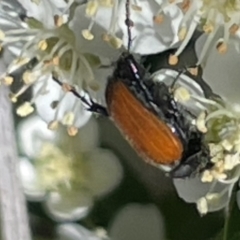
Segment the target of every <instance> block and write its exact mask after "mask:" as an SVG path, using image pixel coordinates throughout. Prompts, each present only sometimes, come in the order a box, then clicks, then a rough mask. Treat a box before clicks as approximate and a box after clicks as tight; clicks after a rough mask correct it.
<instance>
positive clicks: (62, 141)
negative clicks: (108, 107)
mask: <svg viewBox="0 0 240 240" xmlns="http://www.w3.org/2000/svg"><path fill="white" fill-rule="evenodd" d="M18 134H19V143H20V150H21V154H22V155H24V156H25V157H22V158H21V159H20V173H21V180H22V182H23V187H24V191H25V193H26V196H27V197H28V199H29V200H33V201H43V205H44V207H45V209H46V211H47V213H48V214H49V215H50V216H51V217H52V218H53V219H55V220H58V221H64V220H78V219H81V218H83V217H85V216H86V215H87V214H88V212H89V210H90V208H91V207H92V205H93V203H94V199H95V198H96V197H98V198H99V197H101V196H103V195H105V194H107V193H109V192H111V191H112V190H113V189H114V188H115V187H116V186H117V185H118V184H119V182H120V180H121V178H122V168H121V166H120V164H119V162H118V159H117V158H116V156H115V155H114V154H113V153H111V152H110V151H109V150H104V149H101V148H98V147H97V143H98V129H97V126H96V123H95V122H94V121H93V120H91V121H89V122H88V124H87V125H86V126H85V127H83V128H81V129H80V132H79V133H78V134H77V135H76V136H75V137H74V138H71V137H68V136H67V135H66V134H64V132H63V131H62V130H59V131H58V132H52V131H50V130H48V129H47V128H46V124H45V123H44V122H43V121H41V120H40V119H39V118H37V117H31V118H29V119H26V120H24V121H23V122H22V123H21V125H20V126H19V129H18Z"/></svg>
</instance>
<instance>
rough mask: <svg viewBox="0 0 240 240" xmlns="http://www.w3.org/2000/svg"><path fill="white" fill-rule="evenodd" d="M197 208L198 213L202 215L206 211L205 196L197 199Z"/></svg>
mask: <svg viewBox="0 0 240 240" xmlns="http://www.w3.org/2000/svg"><path fill="white" fill-rule="evenodd" d="M197 209H198V211H199V213H201V214H202V215H204V214H206V213H207V212H208V203H207V200H206V198H205V197H202V198H200V199H198V201H197Z"/></svg>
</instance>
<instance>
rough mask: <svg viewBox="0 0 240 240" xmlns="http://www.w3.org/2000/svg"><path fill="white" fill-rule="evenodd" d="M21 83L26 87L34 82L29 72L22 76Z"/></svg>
mask: <svg viewBox="0 0 240 240" xmlns="http://www.w3.org/2000/svg"><path fill="white" fill-rule="evenodd" d="M22 79H23V82H24V83H25V84H27V85H29V84H32V83H33V82H34V81H35V78H33V74H32V72H30V71H25V72H24V73H23V76H22Z"/></svg>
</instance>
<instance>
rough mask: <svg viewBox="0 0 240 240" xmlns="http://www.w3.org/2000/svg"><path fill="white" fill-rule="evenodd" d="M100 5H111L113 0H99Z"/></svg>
mask: <svg viewBox="0 0 240 240" xmlns="http://www.w3.org/2000/svg"><path fill="white" fill-rule="evenodd" d="M99 2H100V5H101V6H103V7H113V4H114V0H100V1H99Z"/></svg>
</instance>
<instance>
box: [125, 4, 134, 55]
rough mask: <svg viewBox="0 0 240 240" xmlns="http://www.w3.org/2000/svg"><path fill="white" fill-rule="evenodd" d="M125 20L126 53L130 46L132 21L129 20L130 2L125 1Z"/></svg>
mask: <svg viewBox="0 0 240 240" xmlns="http://www.w3.org/2000/svg"><path fill="white" fill-rule="evenodd" d="M125 6H126V20H125V24H126V26H127V32H128V48H127V50H128V52H130V48H131V44H132V34H131V27H133V21H132V20H131V19H130V0H126V5H125Z"/></svg>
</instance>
